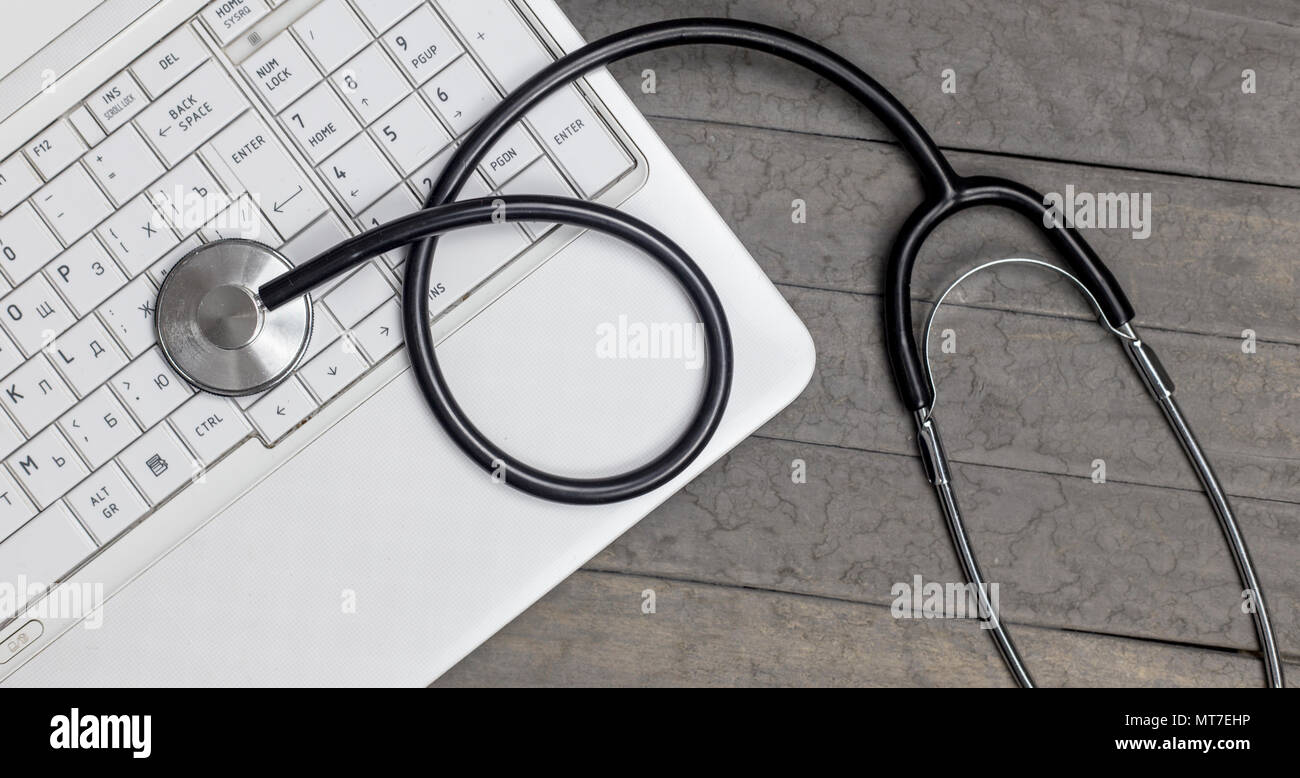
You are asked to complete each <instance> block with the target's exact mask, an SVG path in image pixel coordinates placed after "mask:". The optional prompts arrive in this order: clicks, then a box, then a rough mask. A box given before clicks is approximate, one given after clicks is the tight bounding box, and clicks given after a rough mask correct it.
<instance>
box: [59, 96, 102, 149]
mask: <svg viewBox="0 0 1300 778" xmlns="http://www.w3.org/2000/svg"><path fill="white" fill-rule="evenodd" d="M68 121H70V122H72V128H73V129H75V130H76V131H77V134H78V135H80V136H81V139H82V140H83V141H85V142H86V145H87V146H90V147H91V148H94V147H95V146H96V145H97V144H98V143H99V142H100V141H102V140H103V139H104V138H107V137H108V136H107V135H105V134H104V130H103V128H101V127H100V126H99V122H97V121H95V117H93V116H91V115H90V109H88V108H86V106H84V105H83V106H81V107H80V108H78V109H77V110H75V111H73V112H72V113H70V114H68Z"/></svg>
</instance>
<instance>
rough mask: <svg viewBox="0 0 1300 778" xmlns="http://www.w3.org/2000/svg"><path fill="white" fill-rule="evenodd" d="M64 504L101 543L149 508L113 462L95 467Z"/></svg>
mask: <svg viewBox="0 0 1300 778" xmlns="http://www.w3.org/2000/svg"><path fill="white" fill-rule="evenodd" d="M67 502H68V506H69V507H71V508H72V510H73V511H75V512H76V514H77V515H78V516H80V517H81V523H82V524H83V525H85V527H86V528H87V529H89V530H90V531H91V533H92V534H93V535H94V536H95V538H96V539H97V540H98V541H99V542H100V543H101V544H103V543H107V542H108V541H110V540H112V539H113V538H114V537H116V536H117V534H118V533H120V532H121V531H122V530H124V529H126V528H127V527H129V526H131V525H132V524H134V523H135V521H136V520H137V519H139V518H140V517H141V516H143V515H144V514H145V512H147V511H148V510H149V508H148V506H146V505H145V503H144V499H142V498H141V497H140V494H139V492H137V491H136V490H135V487H134V486H132V485H131V483H130V482H129V481H127V480H126V476H124V475H122V469H121V468H119V467H118V466H117V465H116V464H114V463H113V462H109V463H108V464H107V465H105V466H104V467H101V468H100V469H99V470H97V471H95V472H94V474H92V475H91V476H90V477H89V478H87V479H86V480H84V481H82V482H81V485H79V486H78V487H77V488H76V489H73V490H72V491H71V492H70V493H69V494H68V497H67Z"/></svg>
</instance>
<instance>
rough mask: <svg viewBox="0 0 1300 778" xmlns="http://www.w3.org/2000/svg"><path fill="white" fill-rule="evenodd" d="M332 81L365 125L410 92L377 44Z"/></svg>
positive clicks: (407, 85)
mask: <svg viewBox="0 0 1300 778" xmlns="http://www.w3.org/2000/svg"><path fill="white" fill-rule="evenodd" d="M331 80H332V81H333V82H334V86H336V87H337V88H338V90H339V92H341V93H342V94H343V98H344V99H345V100H347V101H348V103H349V104H350V105H351V106H352V109H353V110H354V111H356V112H357V114H358V115H359V116H360V117H361V123H362V124H369V123H371V122H373V121H374V120H375V119H377V118H379V117H380V116H381V115H382V114H383V113H384V111H387V110H388V109H389V108H392V107H393V106H394V105H396V104H397V101H399V100H401V99H402V98H403V97H405V96H406V95H407V94H409V93H410V91H411V87H410V85H409V84H407V83H406V79H404V78H402V74H401V73H398V72H397V68H395V67H393V63H392V61H391V60H390V59H388V56H387V55H386V54H384V52H383V51H382V50H381V49H380V48H379V46H378V44H376V45H374V46H371V47H370V48H368V49H366V50H365V51H363V52H361V53H360V54H358V55H357V56H356V57H354V58H353V59H352V61H351V62H349V63H348V64H346V65H344V66H343V67H342V68H340V69H339V71H338V72H337V73H335V74H334V75H333V77H332V78H331Z"/></svg>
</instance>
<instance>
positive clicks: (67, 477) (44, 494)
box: [7, 427, 90, 508]
mask: <svg viewBox="0 0 1300 778" xmlns="http://www.w3.org/2000/svg"><path fill="white" fill-rule="evenodd" d="M7 461H8V462H9V468H10V469H11V470H12V471H13V473H14V475H15V476H16V477H17V478H18V480H19V482H21V483H22V485H23V487H24V488H25V489H27V493H28V494H30V495H31V496H32V499H34V500H35V501H36V504H37V505H38V506H40V507H41V508H47V507H49V505H50V504H51V503H53V502H54V501H55V500H57V499H59V498H60V497H62V496H63V495H65V494H67V493H68V490H69V489H71V488H72V487H73V486H74V485H76V483H77V482H78V481H80V480H81V479H82V478H84V477H85V476H86V475H87V474H88V473H89V472H90V471H89V470H88V469H87V468H86V465H85V463H83V462H82V461H81V457H79V456H77V452H75V451H73V450H72V447H71V446H69V445H68V441H66V440H64V438H63V433H62V432H59V428H58V427H46V428H45V430H44V431H42V432H41V434H39V435H37V436H36V437H34V438H32V439H31V441H30V442H29V443H28V444H27V445H25V446H23V447H22V448H20V449H18V450H17V451H15V452H14V453H13V454H12V455H11V456H10V457H9V459H8V460H7Z"/></svg>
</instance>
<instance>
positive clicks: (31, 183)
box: [0, 154, 41, 213]
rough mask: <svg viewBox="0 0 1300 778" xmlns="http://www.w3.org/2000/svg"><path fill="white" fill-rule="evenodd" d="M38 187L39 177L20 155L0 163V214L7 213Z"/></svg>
mask: <svg viewBox="0 0 1300 778" xmlns="http://www.w3.org/2000/svg"><path fill="white" fill-rule="evenodd" d="M40 186H41V179H40V176H38V175H36V171H35V170H33V169H32V165H31V163H30V162H28V161H27V158H26V157H24V156H23V155H22V154H15V155H13V156H12V157H10V158H9V159H6V160H5V161H4V162H0V213H9V211H10V209H12V208H13V207H14V206H15V205H17V204H18V203H21V202H22V201H23V200H25V199H27V196H28V195H30V194H31V193H32V192H35V191H36V190H37V189H39V188H40Z"/></svg>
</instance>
